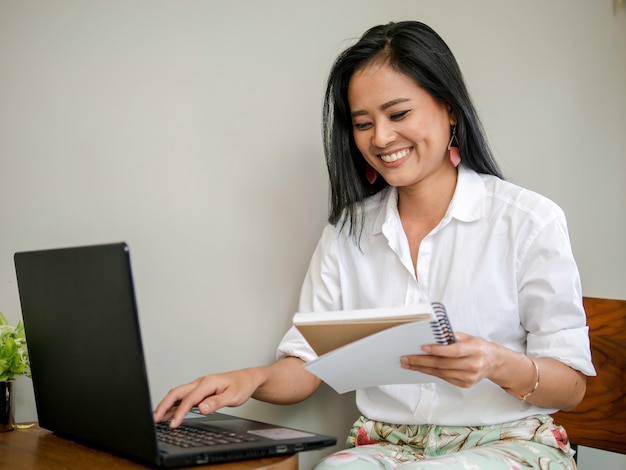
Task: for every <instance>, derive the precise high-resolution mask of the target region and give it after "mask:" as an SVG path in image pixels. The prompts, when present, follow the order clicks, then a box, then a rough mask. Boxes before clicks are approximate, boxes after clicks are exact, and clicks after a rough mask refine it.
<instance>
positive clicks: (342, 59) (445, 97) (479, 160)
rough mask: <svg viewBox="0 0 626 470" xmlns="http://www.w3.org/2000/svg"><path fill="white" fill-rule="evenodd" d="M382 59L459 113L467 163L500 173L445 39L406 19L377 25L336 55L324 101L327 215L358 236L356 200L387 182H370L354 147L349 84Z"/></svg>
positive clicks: (461, 144) (359, 219)
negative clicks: (363, 70) (370, 65)
mask: <svg viewBox="0 0 626 470" xmlns="http://www.w3.org/2000/svg"><path fill="white" fill-rule="evenodd" d="M376 62H379V63H381V64H388V65H389V66H391V67H393V68H394V69H395V70H396V71H398V72H400V73H403V74H405V75H407V76H409V77H411V78H412V79H413V80H414V81H415V82H416V84H417V85H418V86H420V87H421V88H423V89H424V90H426V91H427V92H428V93H429V94H430V95H431V96H432V97H433V99H435V100H436V101H438V102H440V103H446V104H447V105H448V106H450V109H451V111H452V112H453V113H454V115H455V117H456V124H457V129H456V136H457V139H458V146H459V150H460V152H461V155H462V157H463V165H465V166H467V167H468V168H471V169H473V170H475V171H477V172H478V173H484V174H490V175H495V176H497V177H499V178H502V175H501V173H500V169H499V168H498V165H497V163H496V162H495V160H494V158H493V154H492V152H491V150H490V148H489V145H488V143H487V138H486V136H485V132H484V130H483V127H482V124H481V122H480V119H479V117H478V114H477V112H476V110H475V108H474V105H473V104H472V100H471V98H470V95H469V92H468V90H467V87H466V86H465V82H464V80H463V75H462V73H461V70H460V68H459V66H458V64H457V62H456V59H455V58H454V55H453V54H452V51H450V49H449V48H448V46H447V44H446V43H445V42H444V41H443V39H442V38H441V37H440V36H439V35H438V34H437V33H436V32H435V31H434V30H433V29H431V28H430V27H429V26H427V25H425V24H423V23H420V22H417V21H403V22H398V23H388V24H386V25H380V26H375V27H373V28H371V29H369V30H368V31H366V32H365V34H363V36H362V37H361V38H360V39H359V40H358V41H357V42H356V44H354V45H353V46H350V47H349V48H348V49H346V50H345V51H343V52H342V53H341V54H340V55H339V56H338V57H337V59H336V60H335V62H334V64H333V66H332V68H331V71H330V74H329V76H328V82H327V86H326V93H325V96H324V106H323V141H324V154H325V156H326V165H327V168H328V174H329V178H330V204H329V206H330V207H329V216H328V221H329V222H330V223H331V224H333V225H335V224H338V223H341V224H342V225H341V228H342V229H343V227H344V226H345V224H346V223H348V222H349V227H350V233H351V234H352V235H353V236H354V237H355V240H356V241H357V242H358V239H359V237H360V232H361V229H362V225H363V224H362V222H363V221H362V214H360V212H359V210H358V204H357V203H358V202H360V201H362V200H363V199H365V198H367V197H369V196H372V195H374V194H376V193H378V192H380V191H382V190H383V189H384V188H386V187H387V186H388V184H387V182H385V180H384V179H383V178H378V179H377V180H376V182H375V183H374V184H369V183H368V182H367V180H366V178H365V167H366V162H365V159H364V158H363V156H362V155H361V153H360V152H359V150H358V149H357V147H356V144H355V142H354V136H353V129H352V118H351V115H350V106H349V103H348V85H349V83H350V79H351V78H352V76H353V75H354V73H355V72H357V71H358V70H360V69H362V68H364V67H365V66H367V65H369V64H372V63H376Z"/></svg>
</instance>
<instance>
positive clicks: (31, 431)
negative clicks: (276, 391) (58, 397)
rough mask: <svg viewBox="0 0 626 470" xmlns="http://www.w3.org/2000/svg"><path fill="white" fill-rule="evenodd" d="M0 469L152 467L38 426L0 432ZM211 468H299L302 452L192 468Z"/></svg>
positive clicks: (125, 469)
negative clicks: (57, 434) (74, 440)
mask: <svg viewBox="0 0 626 470" xmlns="http://www.w3.org/2000/svg"><path fill="white" fill-rule="evenodd" d="M0 468H2V469H7V470H9V469H11V470H61V469H62V470H85V469H89V470H98V469H103V470H140V469H144V470H145V469H146V468H150V467H146V466H144V465H140V464H138V463H135V462H133V461H130V460H126V459H123V458H121V457H116V456H114V455H112V454H109V453H106V452H102V451H98V450H95V449H92V448H90V447H86V446H83V445H81V444H77V443H76V442H73V441H70V440H67V439H63V438H60V437H58V436H56V435H54V434H52V433H51V432H49V431H46V430H45V429H42V428H40V427H39V426H37V425H31V426H29V427H26V426H25V425H20V426H19V427H18V429H16V430H15V431H9V432H3V433H0ZM189 468H192V469H207V470H235V469H236V470H298V455H297V454H296V455H285V456H281V457H268V458H262V459H256V460H244V461H241V462H232V463H227V464H215V465H206V466H201V467H189Z"/></svg>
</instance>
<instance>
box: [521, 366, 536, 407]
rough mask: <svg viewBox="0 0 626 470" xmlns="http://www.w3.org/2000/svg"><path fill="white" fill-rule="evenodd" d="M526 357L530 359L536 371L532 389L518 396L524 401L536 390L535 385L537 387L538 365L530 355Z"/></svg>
mask: <svg viewBox="0 0 626 470" xmlns="http://www.w3.org/2000/svg"><path fill="white" fill-rule="evenodd" d="M528 359H530V362H532V363H533V366H535V372H536V373H537V380H536V381H535V385H534V387H533V389H532V390H531V391H530V392H528V393H527V394H526V395H522V396H520V397H519V399H520V400H521V401H526V399H527V398H528V397H529V396H531V395H532V394H533V393H535V391H536V390H537V387H539V366H538V365H537V363H536V362H535V361H534V359H533V358H532V357H529V358H528Z"/></svg>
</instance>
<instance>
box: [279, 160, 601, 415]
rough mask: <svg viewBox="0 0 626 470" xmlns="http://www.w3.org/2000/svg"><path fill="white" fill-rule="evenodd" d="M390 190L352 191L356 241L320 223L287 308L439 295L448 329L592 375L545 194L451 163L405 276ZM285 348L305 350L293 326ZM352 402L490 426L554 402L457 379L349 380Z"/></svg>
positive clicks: (563, 234) (405, 251) (574, 292)
mask: <svg viewBox="0 0 626 470" xmlns="http://www.w3.org/2000/svg"><path fill="white" fill-rule="evenodd" d="M397 199H398V194H397V190H396V189H395V188H387V189H386V190H384V191H383V192H382V193H379V194H378V195H375V196H373V197H370V198H369V199H367V200H366V201H364V203H363V210H364V211H365V212H364V214H365V225H364V227H363V232H362V236H361V239H360V247H359V246H357V245H356V244H355V242H354V239H353V238H352V236H351V235H350V233H349V230H348V227H345V228H344V229H343V230H340V229H339V227H338V226H337V227H336V226H331V225H328V226H327V227H326V228H325V229H324V231H323V234H322V237H321V239H320V241H319V243H318V246H317V248H316V250H315V252H314V254H313V257H312V259H311V263H310V266H309V270H308V272H307V275H306V277H305V280H304V284H303V287H302V292H301V297H300V305H299V311H301V312H315V311H329V310H330V311H332V310H352V309H364V308H382V307H395V306H402V305H413V304H419V303H424V302H435V301H439V302H442V303H443V304H444V305H445V306H446V308H447V311H448V315H449V317H450V321H451V323H452V326H453V327H454V329H455V330H456V331H462V332H464V333H468V334H470V335H474V336H480V337H482V338H485V339H486V340H489V341H493V342H496V343H500V344H502V345H504V346H506V347H508V348H510V349H512V350H515V351H519V352H524V353H526V354H527V355H529V356H532V357H552V358H555V359H558V360H559V361H561V362H563V363H564V364H567V365H569V366H571V367H572V368H574V369H577V370H579V371H581V372H582V373H584V374H586V375H589V376H591V375H595V370H594V368H593V365H592V363H591V353H590V348H589V335H588V328H587V327H586V318H585V313H584V310H583V306H582V292H581V286H580V277H579V274H578V269H577V267H576V263H575V261H574V258H573V255H572V251H571V246H570V241H569V235H568V232H567V225H566V221H565V215H564V214H563V211H562V210H561V209H560V208H559V207H558V206H557V205H556V204H555V203H553V202H552V201H550V200H549V199H547V198H545V197H543V196H540V195H539V194H537V193H534V192H532V191H529V190H525V189H522V188H520V187H518V186H515V185H513V184H511V183H509V182H506V181H503V180H501V179H499V178H496V177H494V176H489V175H482V174H478V173H476V172H474V171H472V170H469V169H467V168H464V167H463V165H461V166H459V173H458V180H457V186H456V190H455V193H454V196H453V198H452V201H451V203H450V206H449V208H448V210H447V212H446V214H445V216H444V218H443V219H442V221H441V222H440V223H439V225H438V226H437V227H435V228H434V229H433V230H432V231H431V232H430V233H429V234H428V235H427V236H426V237H425V238H424V239H423V240H422V242H421V244H420V247H419V254H418V265H417V277H416V275H415V271H414V269H413V262H412V260H411V256H410V252H409V245H408V241H407V238H406V235H405V233H404V230H403V228H402V224H401V221H400V216H399V214H398V209H397ZM417 352H418V351H417ZM372 354H376V351H372ZM285 356H297V357H300V358H302V359H303V360H305V361H309V360H312V359H314V358H315V357H316V355H315V353H314V352H313V351H312V350H311V348H310V347H309V346H308V344H307V343H306V341H305V340H304V339H303V338H302V336H301V335H300V334H299V332H298V331H297V330H296V329H295V328H291V329H290V330H289V331H288V332H287V333H286V335H285V336H284V338H283V340H282V342H281V343H280V345H279V347H278V352H277V357H279V358H280V357H285ZM363 360H364V361H367V358H363ZM356 401H357V406H358V408H359V410H360V412H361V413H362V414H363V415H364V416H366V417H368V418H370V419H374V420H379V421H385V422H389V423H396V424H440V425H481V424H496V423H502V422H506V421H512V420H516V419H521V418H524V417H526V416H530V415H533V414H538V413H544V414H548V413H552V412H554V411H556V410H555V409H546V408H541V407H538V406H535V405H531V404H529V403H526V402H521V401H519V400H517V399H516V398H515V397H513V396H511V395H510V394H509V393H507V392H505V391H504V390H503V389H502V388H500V387H499V386H498V385H496V384H494V383H493V382H491V381H489V380H482V381H481V382H479V383H478V384H476V385H475V386H473V387H471V388H469V389H462V388H459V387H456V386H454V385H451V384H447V383H446V384H443V385H441V384H434V383H431V384H421V385H420V384H409V385H406V384H404V385H386V386H381V387H372V388H367V389H362V390H357V392H356Z"/></svg>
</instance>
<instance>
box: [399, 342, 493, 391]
mask: <svg viewBox="0 0 626 470" xmlns="http://www.w3.org/2000/svg"><path fill="white" fill-rule="evenodd" d="M455 335H456V338H457V342H456V343H453V344H448V345H444V344H429V345H425V346H422V348H421V349H422V352H423V353H424V354H420V355H413V356H404V357H402V358H401V359H400V364H401V365H402V367H403V368H405V369H409V370H414V371H418V372H422V373H424V374H429V375H434V376H435V377H439V378H441V379H443V380H445V381H447V382H450V383H451V384H454V385H456V386H458V387H463V388H469V387H471V386H472V385H474V384H475V383H477V382H479V381H481V380H482V379H485V378H490V377H491V375H492V374H493V373H494V371H495V370H496V369H497V367H498V362H499V356H500V355H499V354H498V349H499V348H501V346H499V345H497V344H495V343H491V342H489V341H487V340H485V339H483V338H479V337H477V336H470V335H468V334H465V333H455Z"/></svg>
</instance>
